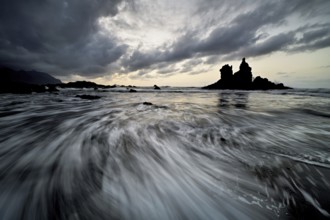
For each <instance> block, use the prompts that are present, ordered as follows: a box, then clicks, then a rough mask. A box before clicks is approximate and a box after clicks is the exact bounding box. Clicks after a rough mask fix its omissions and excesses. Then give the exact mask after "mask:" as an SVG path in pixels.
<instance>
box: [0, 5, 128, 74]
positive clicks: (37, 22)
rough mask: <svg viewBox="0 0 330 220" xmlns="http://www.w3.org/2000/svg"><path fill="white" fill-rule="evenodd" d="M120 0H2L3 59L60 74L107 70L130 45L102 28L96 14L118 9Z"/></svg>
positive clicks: (0, 39)
mask: <svg viewBox="0 0 330 220" xmlns="http://www.w3.org/2000/svg"><path fill="white" fill-rule="evenodd" d="M119 3H120V0H93V1H90V0H47V1H44V0H29V1H22V0H3V1H2V2H1V7H0V64H1V65H8V66H12V67H17V68H25V69H28V68H36V69H41V70H44V71H52V72H54V73H56V74H65V73H69V72H71V73H72V72H76V73H80V74H87V75H88V74H93V73H101V72H104V71H105V68H106V66H107V65H108V64H110V63H112V62H115V61H116V60H117V59H118V58H119V57H120V56H121V55H123V54H124V53H125V51H126V46H125V45H120V44H118V43H116V39H115V38H114V37H112V38H111V37H110V39H109V37H105V36H102V35H100V34H96V33H98V26H97V20H98V18H100V17H102V16H112V15H115V14H116V13H117V12H118V10H117V6H118V4H119Z"/></svg>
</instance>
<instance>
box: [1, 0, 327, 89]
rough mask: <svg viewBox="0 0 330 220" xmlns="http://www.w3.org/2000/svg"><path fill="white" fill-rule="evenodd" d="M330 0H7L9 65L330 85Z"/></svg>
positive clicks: (178, 81)
mask: <svg viewBox="0 0 330 220" xmlns="http://www.w3.org/2000/svg"><path fill="white" fill-rule="evenodd" d="M329 46H330V1H329V0H313V1H310V0H290V1H285V0H270V1H264V0H168V1H163V0H153V1H152V0H126V1H125V0H25V1H22V0H2V1H1V7H0V65H1V66H8V67H12V68H16V69H24V70H31V69H34V70H38V71H43V72H48V73H50V74H52V75H54V76H56V77H58V78H60V79H62V80H64V81H69V80H80V79H85V80H91V81H95V82H98V83H103V84H115V83H117V84H127V83H130V84H136V85H153V84H159V85H180V86H189V85H191V86H203V85H206V84H210V83H212V82H214V81H215V80H217V79H218V78H219V74H218V71H219V69H220V67H221V66H222V65H224V64H227V63H229V64H231V65H233V66H234V67H233V68H234V71H236V70H237V69H238V66H239V63H240V60H241V59H242V57H246V58H247V61H248V62H249V63H250V65H251V66H252V68H253V73H254V75H261V76H263V77H268V78H269V79H271V80H274V81H281V82H284V83H285V84H288V85H290V86H294V87H330V74H329V73H330V68H329V66H330V59H329V57H330V47H329Z"/></svg>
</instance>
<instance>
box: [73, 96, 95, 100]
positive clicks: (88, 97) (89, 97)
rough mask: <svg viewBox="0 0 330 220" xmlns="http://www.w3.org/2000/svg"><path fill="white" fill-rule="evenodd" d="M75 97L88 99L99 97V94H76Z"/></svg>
mask: <svg viewBox="0 0 330 220" xmlns="http://www.w3.org/2000/svg"><path fill="white" fill-rule="evenodd" d="M76 97H78V98H81V99H88V100H95V99H100V98H101V97H100V96H95V95H76Z"/></svg>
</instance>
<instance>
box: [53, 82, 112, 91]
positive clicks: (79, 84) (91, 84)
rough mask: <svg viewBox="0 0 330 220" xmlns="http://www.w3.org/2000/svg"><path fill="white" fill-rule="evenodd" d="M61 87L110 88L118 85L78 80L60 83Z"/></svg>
mask: <svg viewBox="0 0 330 220" xmlns="http://www.w3.org/2000/svg"><path fill="white" fill-rule="evenodd" d="M58 86H59V87H61V88H75V89H83V88H86V89H94V90H97V89H109V88H115V87H116V85H113V86H107V85H101V84H96V83H94V82H89V81H76V82H68V83H66V84H61V85H58Z"/></svg>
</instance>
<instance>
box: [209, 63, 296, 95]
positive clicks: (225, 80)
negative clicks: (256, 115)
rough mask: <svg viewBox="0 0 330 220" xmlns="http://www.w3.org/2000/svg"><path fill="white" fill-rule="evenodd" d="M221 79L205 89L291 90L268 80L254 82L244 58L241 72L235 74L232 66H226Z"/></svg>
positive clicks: (221, 71)
mask: <svg viewBox="0 0 330 220" xmlns="http://www.w3.org/2000/svg"><path fill="white" fill-rule="evenodd" d="M220 76H221V79H220V80H219V81H217V82H215V83H213V84H211V85H208V86H205V87H203V89H240V90H267V89H291V88H289V87H286V86H284V85H283V84H282V83H279V84H276V83H273V82H270V81H269V80H268V79H267V78H261V77H260V76H257V77H256V78H255V79H254V80H252V79H253V75H252V68H251V67H250V66H249V64H248V63H247V62H246V61H245V58H243V60H242V63H241V65H240V69H239V71H237V72H236V73H235V74H233V70H232V66H229V65H228V64H226V65H224V66H223V67H222V68H221V69H220Z"/></svg>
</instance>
